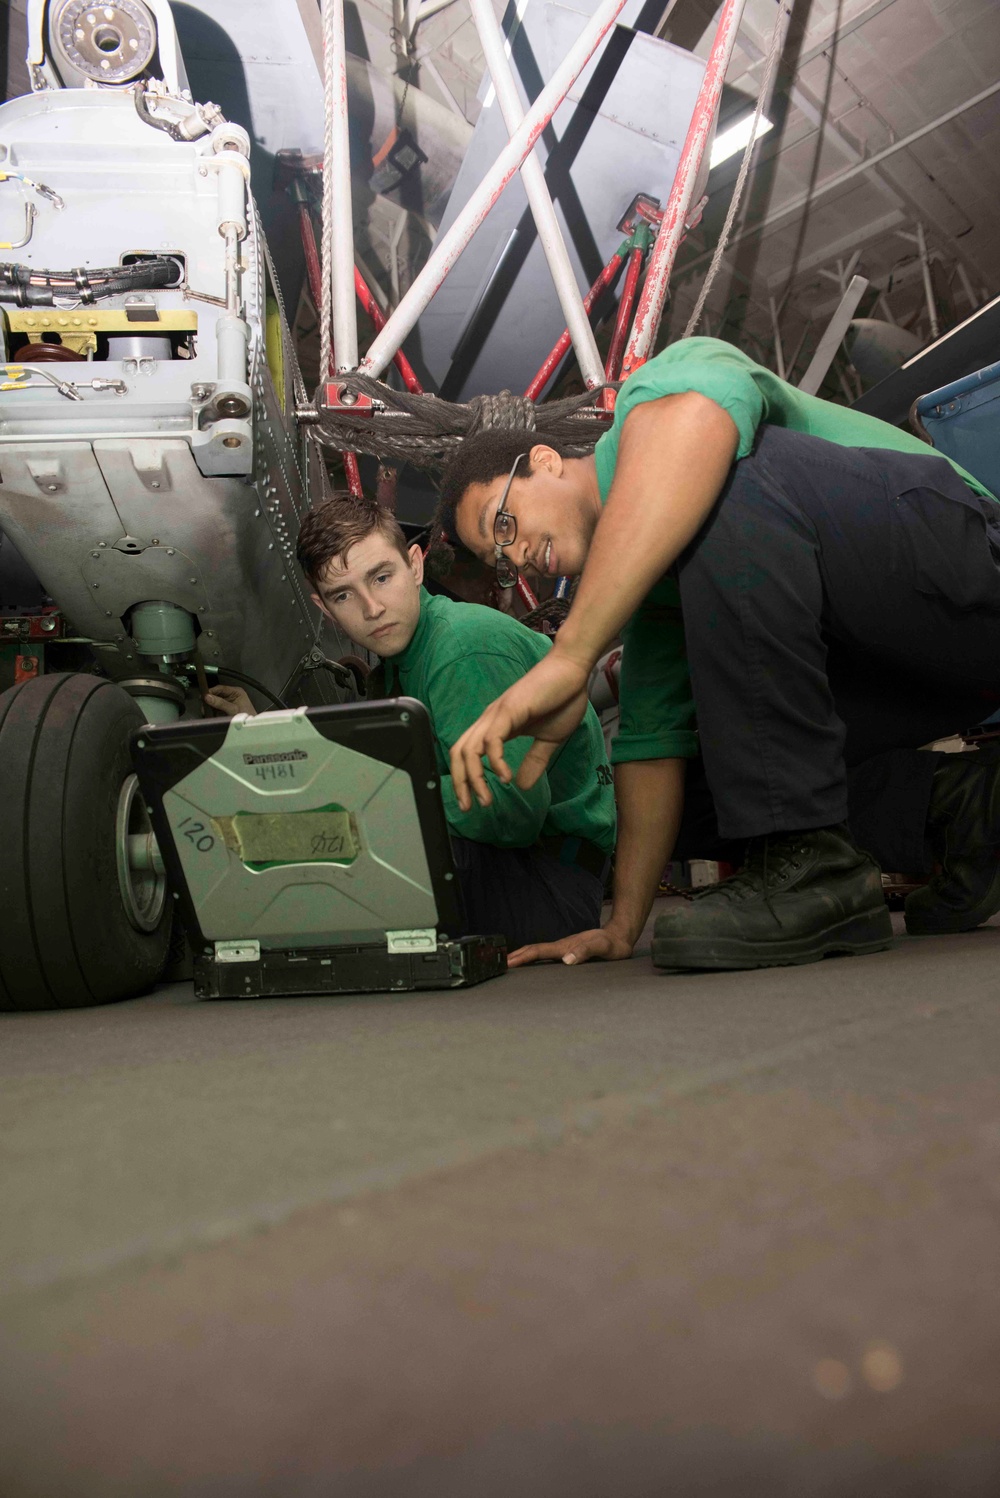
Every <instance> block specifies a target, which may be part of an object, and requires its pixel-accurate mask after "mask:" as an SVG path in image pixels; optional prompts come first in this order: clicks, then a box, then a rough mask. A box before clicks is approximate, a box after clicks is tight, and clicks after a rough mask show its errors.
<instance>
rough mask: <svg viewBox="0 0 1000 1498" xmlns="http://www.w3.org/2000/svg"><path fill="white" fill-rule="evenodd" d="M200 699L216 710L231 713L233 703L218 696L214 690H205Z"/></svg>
mask: <svg viewBox="0 0 1000 1498" xmlns="http://www.w3.org/2000/svg"><path fill="white" fill-rule="evenodd" d="M202 701H203V702H205V703H206V704H207V705H208V706H209V707H214V708H215V710H216V712H220V713H225V714H227V716H231V715H232V714H233V711H234V709H233V704H232V703H231V702H229V701H227V699H226V698H225V697H220V696H218V694H217V693H215V692H206V693H205V694H204V696H203V698H202Z"/></svg>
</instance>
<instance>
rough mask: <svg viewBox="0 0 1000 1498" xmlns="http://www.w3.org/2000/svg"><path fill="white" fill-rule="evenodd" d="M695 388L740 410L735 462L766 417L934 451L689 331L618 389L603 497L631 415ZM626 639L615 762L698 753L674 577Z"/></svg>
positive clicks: (797, 428)
mask: <svg viewBox="0 0 1000 1498" xmlns="http://www.w3.org/2000/svg"><path fill="white" fill-rule="evenodd" d="M690 390H696V391H698V393H699V394H701V395H705V396H707V397H708V398H709V400H713V401H715V403H716V405H718V406H721V407H722V409H723V410H724V411H726V412H727V413H728V414H729V415H730V416H731V417H732V419H733V421H734V422H735V423H736V428H737V431H738V432H739V446H738V447H737V450H736V457H737V460H738V459H740V458H745V457H746V456H747V454H748V453H750V452H751V451H752V449H753V444H754V438H755V436H756V434H757V428H758V427H759V426H760V425H761V423H762V422H768V423H770V424H771V425H772V426H780V427H787V428H788V430H789V431H792V432H804V433H806V434H807V435H809V436H812V437H822V438H823V439H824V440H825V441H826V442H835V443H837V444H838V445H839V446H841V447H868V448H872V447H874V448H879V447H881V448H888V449H891V450H892V451H894V452H909V453H920V454H922V455H923V456H925V457H931V456H933V448H929V447H928V446H927V444H926V443H925V442H921V441H920V439H919V437H914V436H911V435H910V434H909V433H908V432H901V431H899V430H898V429H897V428H896V427H894V426H890V425H889V423H888V422H885V421H878V420H877V419H876V418H875V417H874V416H864V415H862V414H861V412H860V411H851V410H848V409H847V407H845V406H836V405H834V404H833V403H832V402H831V401H825V400H820V399H819V398H818V397H817V396H815V395H804V394H803V393H802V391H801V390H796V389H795V387H794V386H793V385H789V384H786V382H785V381H784V380H779V378H778V376H777V375H776V374H772V372H771V371H770V370H769V369H765V368H764V366H763V365H762V364H755V363H754V361H753V360H752V359H750V358H748V356H747V355H746V354H744V353H742V352H741V351H740V350H739V349H738V348H734V347H733V346H732V344H729V343H723V342H722V341H721V340H720V339H718V338H685V339H682V340H681V342H679V343H675V344H672V345H671V347H670V348H667V349H664V351H663V353H662V354H657V356H656V358H655V359H650V360H649V362H648V364H644V365H643V366H642V367H641V368H640V369H637V370H636V372H635V374H634V375H632V376H631V377H630V378H629V379H628V380H626V381H625V384H624V385H623V386H622V388H621V390H620V391H619V394H618V399H617V401H616V402H615V419H614V424H613V426H612V427H611V429H610V431H608V432H606V433H605V434H604V436H603V437H602V438H601V440H600V441H599V442H598V444H597V447H596V448H595V450H594V457H595V460H596V463H597V482H598V485H599V488H600V491H601V503H602V504H604V503H606V502H607V498H608V492H609V490H610V488H611V481H612V479H613V478H614V473H615V464H616V462H617V461H618V443H619V440H620V438H621V431H622V426H623V425H624V423H625V419H626V417H627V416H628V414H629V412H630V411H633V410H634V409H635V407H636V406H638V405H641V404H642V402H643V401H650V400H658V399H659V398H660V397H661V396H664V395H682V394H684V393H686V392H687V391H690ZM938 456H940V457H944V456H945V455H944V454H939V455H938ZM948 461H949V462H951V464H952V467H953V468H955V469H956V470H957V471H958V472H959V473H960V474H961V476H962V478H963V479H964V480H965V482H966V483H967V484H968V485H969V487H970V489H973V490H975V492H976V493H977V494H983V495H985V496H986V497H987V498H988V499H992V498H994V496H993V495H992V494H990V492H989V490H988V489H986V488H985V487H984V486H983V485H982V484H981V483H980V482H979V480H978V479H975V478H973V477H972V475H971V474H970V473H966V471H965V469H964V468H961V467H959V465H958V464H957V463H955V462H952V460H951V459H950V458H949V459H948ZM622 641H623V645H624V651H623V654H622V666H621V681H620V694H621V726H620V729H619V733H618V737H617V738H616V739H615V741H614V743H613V744H612V746H611V759H612V763H614V764H623V763H626V762H627V761H629V760H643V759H675V758H676V759H690V758H691V757H693V756H694V755H696V754H697V752H698V735H697V731H696V727H695V714H694V701H693V699H692V695H691V680H690V674H689V671H688V663H687V656H686V653H685V649H684V625H683V621H682V618H681V598H680V590H679V588H678V586H677V583H676V582H675V580H674V579H673V578H671V577H669V576H664V577H662V578H661V579H660V580H659V582H658V583H656V584H655V586H654V587H653V588H652V589H651V590H650V592H649V593H648V594H647V595H646V597H645V599H644V600H643V602H642V603H641V604H640V606H639V608H638V609H637V610H636V612H635V613H634V614H633V616H632V618H631V619H630V620H629V622H628V624H627V625H626V626H625V629H624V630H623V632H622Z"/></svg>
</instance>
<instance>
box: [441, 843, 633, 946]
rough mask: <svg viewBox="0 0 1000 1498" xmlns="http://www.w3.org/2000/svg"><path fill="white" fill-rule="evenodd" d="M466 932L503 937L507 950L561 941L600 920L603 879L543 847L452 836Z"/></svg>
mask: <svg viewBox="0 0 1000 1498" xmlns="http://www.w3.org/2000/svg"><path fill="white" fill-rule="evenodd" d="M451 847H452V853H453V856H454V860H455V870H456V873H457V875H458V886H459V892H460V894H461V897H462V903H463V907H464V910H465V928H464V932H462V933H457V934H460V935H461V934H464V935H469V936H505V937H506V938H507V949H508V951H511V952H513V951H515V950H516V949H517V948H518V947H524V946H527V945H528V944H529V943H531V942H538V941H560V940H561V939H562V937H564V936H575V935H576V933H577V932H578V931H589V930H590V929H591V928H592V927H594V926H599V925H600V924H601V902H602V900H603V899H604V881H603V879H600V878H599V877H598V876H597V875H596V874H594V873H592V872H591V871H590V870H589V869H584V868H581V867H580V866H579V864H574V863H563V862H562V861H561V860H560V859H558V858H554V857H553V856H552V855H551V854H550V853H547V852H545V851H544V850H543V849H541V848H495V847H493V845H492V844H491V843H476V842H473V841H472V840H471V839H470V838H465V837H455V836H453V837H452V839H451Z"/></svg>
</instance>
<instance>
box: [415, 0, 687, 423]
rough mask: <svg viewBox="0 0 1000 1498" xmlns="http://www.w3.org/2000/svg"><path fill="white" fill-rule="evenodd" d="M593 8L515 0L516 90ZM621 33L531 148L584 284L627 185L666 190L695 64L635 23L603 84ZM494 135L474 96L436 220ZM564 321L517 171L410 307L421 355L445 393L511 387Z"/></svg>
mask: <svg viewBox="0 0 1000 1498" xmlns="http://www.w3.org/2000/svg"><path fill="white" fill-rule="evenodd" d="M594 8H595V5H594V3H592V0H579V3H577V4H574V5H573V6H572V7H571V8H567V7H565V6H562V5H558V4H555V3H551V0H546V3H541V4H532V5H529V6H528V7H527V9H526V10H525V12H524V15H523V19H522V21H521V25H520V28H519V30H518V32H517V34H516V35H515V37H514V40H513V44H512V47H511V63H512V66H513V69H514V72H515V76H516V78H517V81H518V86H519V89H520V92H521V94H522V98H523V99H524V100H526V101H530V100H532V99H534V98H535V97H536V96H537V94H538V93H539V92H540V85H541V83H542V82H544V81H545V80H547V79H548V78H549V77H550V76H551V74H552V73H553V72H554V71H555V68H556V66H557V65H558V63H559V62H560V61H561V60H562V58H563V57H564V56H565V54H566V52H567V51H568V49H569V46H570V44H571V43H572V42H573V41H574V40H575V39H576V37H577V35H578V34H579V32H580V31H581V30H582V29H583V26H584V24H585V21H586V20H587V18H588V17H589V15H590V14H591V13H592V11H593V10H594ZM638 10H639V6H638V5H636V6H634V7H629V8H628V9H627V10H626V11H625V12H624V15H625V16H626V17H627V18H629V19H630V20H634V19H635V18H636V16H637V14H638ZM627 37H628V32H627V30H626V28H625V27H624V26H619V27H616V28H615V31H614V32H613V33H612V35H611V37H610V38H609V40H608V42H606V43H605V44H604V46H603V47H602V48H601V49H600V50H599V51H598V53H597V56H596V60H595V61H594V62H591V64H590V65H589V66H588V68H587V69H586V70H585V71H584V73H583V74H582V75H581V78H580V80H579V81H578V83H577V85H576V86H575V87H574V88H573V90H572V91H571V93H570V95H569V97H568V98H567V100H566V102H565V103H564V104H563V105H562V107H561V108H560V109H558V110H557V111H556V114H555V115H554V117H553V122H552V128H553V130H554V133H555V137H556V138H557V139H558V140H559V142H560V146H559V149H558V153H557V155H556V156H555V157H554V158H553V159H552V160H550V149H551V145H552V141H551V138H550V137H549V136H548V135H546V136H543V138H542V140H540V141H539V144H538V146H537V147H536V151H537V154H538V155H539V157H540V158H541V160H542V162H543V164H544V165H545V167H546V174H545V175H546V181H547V183H548V187H549V191H550V193H551V195H552V197H553V199H554V200H555V204H556V209H557V218H558V221H559V225H560V228H561V229H562V232H563V234H564V236H565V238H566V241H567V246H568V248H569V252H570V259H571V262H572V264H573V268H574V270H575V272H576V275H577V281H578V285H579V287H580V289H581V290H584V291H585V290H586V289H587V287H588V286H589V285H590V283H591V281H592V280H593V278H594V277H595V276H596V274H597V272H598V271H599V270H600V268H601V266H602V265H603V264H604V263H605V261H606V260H608V259H609V258H610V256H611V254H612V253H613V251H614V250H615V248H616V246H617V245H618V244H620V243H621V239H622V235H621V234H620V233H619V231H618V230H617V228H616V227H615V226H616V224H617V223H618V221H619V219H620V218H621V217H622V215H623V214H624V213H625V211H626V209H627V208H628V206H629V204H630V203H631V201H632V199H633V197H634V196H635V194H636V193H638V192H645V193H650V194H652V195H653V196H654V197H656V198H659V199H660V200H661V202H662V201H665V199H666V195H667V192H668V191H669V188H670V184H671V182H672V180H673V175H674V169H675V167H676V164H677V160H678V157H679V155H680V149H681V146H682V144H683V141H684V135H685V132H686V130H687V126H688V122H689V120H690V117H691V111H692V109H693V107H694V101H695V98H696V97H697V93H698V87H699V85H700V83H701V79H702V75H703V73H704V67H705V65H704V63H703V62H702V61H701V60H700V59H698V58H696V57H694V56H693V55H692V54H691V53H689V52H683V51H681V50H680V48H677V47H672V46H670V45H669V44H668V43H666V42H660V41H656V40H655V39H654V38H652V37H650V36H647V35H645V34H640V33H635V34H633V35H632V37H631V44H630V45H629V47H628V50H627V53H626V55H625V57H624V60H623V61H622V63H621V65H620V67H619V68H618V71H617V73H616V75H615V76H614V79H613V81H612V82H610V84H609V85H607V86H606V87H605V85H606V83H607V79H606V74H607V72H608V71H609V67H610V59H611V58H612V57H613V56H615V55H616V53H617V51H618V50H619V49H621V47H622V42H623V40H625V39H626V38H627ZM602 80H603V81H602ZM588 90H589V91H588ZM507 140H508V135H507V131H506V128H505V126H504V123H503V119H502V115H501V111H500V107H499V105H498V103H497V102H496V100H495V98H492V97H491V93H487V95H486V102H485V104H484V108H483V110H482V112H481V114H480V116H479V119H478V121H477V123H476V129H475V133H474V135H473V137H472V141H471V143H470V145H469V149H468V151H467V152H466V155H465V159H464V161H463V163H462V168H461V171H460V172H459V174H458V177H457V178H456V181H455V186H454V188H453V190H452V194H451V197H450V199H449V201H448V208H447V211H446V213H445V216H444V219H443V221H442V226H441V227H442V231H443V230H446V229H447V228H448V227H449V225H450V224H451V223H452V221H453V220H454V218H455V217H456V216H457V214H458V212H459V210H460V209H461V208H462V207H463V206H464V204H465V203H466V201H467V200H468V198H469V197H470V196H471V194H472V192H473V191H474V189H475V187H476V186H477V184H478V183H479V181H480V180H481V178H482V177H483V175H484V174H485V171H486V169H487V168H488V167H489V166H491V165H492V163H493V161H494V160H495V159H496V157H497V156H498V155H499V154H500V151H501V149H502V148H503V147H504V146H505V145H506V143H507ZM529 226H530V227H529ZM501 309H502V310H501ZM564 325H565V324H564V321H563V315H562V311H561V309H560V307H559V302H558V299H557V297H556V295H555V292H554V290H553V287H552V279H551V276H550V274H549V269H548V266H547V265H546V262H545V256H544V253H543V251H542V248H541V245H540V244H539V243H538V240H537V238H536V236H535V234H534V229H533V225H532V224H531V214H530V210H529V208H528V201H527V197H526V195H525V192H524V189H523V187H522V185H521V182H520V179H519V178H517V179H515V180H513V181H511V183H510V184H509V185H508V186H507V188H506V189H505V191H504V193H503V196H502V197H501V198H500V200H499V202H498V203H497V204H496V206H495V207H494V208H493V209H492V211H491V213H490V216H489V218H488V219H487V220H486V223H485V224H484V225H483V227H482V228H481V229H480V230H479V232H478V233H477V235H476V237H475V238H474V239H473V241H472V243H471V244H470V245H469V247H468V249H467V250H466V251H465V252H464V254H463V255H462V257H461V259H460V260H459V262H458V264H457V265H456V267H455V268H454V269H453V270H452V271H451V272H450V273H449V276H448V279H447V280H446V281H445V283H444V285H443V286H442V287H441V289H440V290H439V291H438V292H437V294H436V295H435V297H434V300H433V301H432V302H431V304H430V306H429V307H428V309H427V311H426V312H424V313H423V315H422V316H421V318H420V321H419V323H418V324H417V328H418V334H419V350H420V357H421V359H422V360H423V363H424V364H425V365H426V367H427V369H428V371H429V372H430V374H431V376H432V377H433V379H434V380H435V381H436V382H437V383H438V385H439V386H442V385H443V387H444V389H445V391H446V393H447V394H448V396H449V397H450V398H452V399H455V400H463V399H467V398H468V396H469V395H473V394H480V393H482V392H492V391H497V390H501V389H504V388H509V389H512V390H523V389H524V387H525V386H526V385H527V383H528V381H529V380H530V379H531V377H532V376H533V375H534V373H535V371H536V370H537V368H538V367H539V365H540V364H541V362H542V359H543V358H544V357H545V355H546V354H547V353H548V351H549V349H550V348H551V347H552V345H553V344H554V343H555V341H556V339H557V338H558V337H559V334H560V333H561V331H562V329H563V327H564ZM456 354H458V355H459V357H458V359H457V360H456ZM446 381H447V383H446V384H445V383H444V382H446Z"/></svg>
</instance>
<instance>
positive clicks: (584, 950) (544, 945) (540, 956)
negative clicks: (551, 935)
mask: <svg viewBox="0 0 1000 1498" xmlns="http://www.w3.org/2000/svg"><path fill="white" fill-rule="evenodd" d="M633 945H634V943H633V942H630V941H628V940H627V939H626V938H625V937H623V936H619V935H618V933H617V932H616V931H615V930H614V929H613V928H612V927H611V926H604V927H603V928H602V929H600V930H596V931H580V932H578V933H577V934H576V936H564V937H563V938H562V940H561V941H541V942H534V943H533V944H532V945H531V946H528V947H518V949H517V951H516V952H511V953H510V955H509V956H508V958H507V966H508V967H525V966H526V965H527V963H529V962H564V963H565V964H566V966H567V967H572V966H575V965H576V964H577V963H580V962H590V961H591V959H592V958H596V959H598V960H599V961H601V962H620V961H621V960H622V959H623V958H624V957H631V956H632V948H633Z"/></svg>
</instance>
